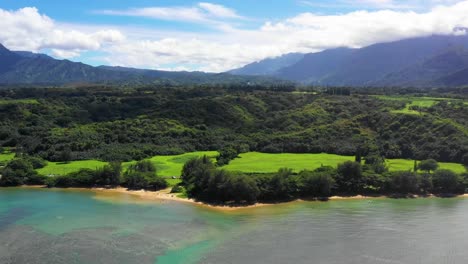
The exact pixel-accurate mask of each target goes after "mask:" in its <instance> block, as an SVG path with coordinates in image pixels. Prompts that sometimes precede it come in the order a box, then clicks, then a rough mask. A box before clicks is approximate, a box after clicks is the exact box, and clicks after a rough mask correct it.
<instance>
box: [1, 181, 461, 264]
mask: <svg viewBox="0 0 468 264" xmlns="http://www.w3.org/2000/svg"><path fill="white" fill-rule="evenodd" d="M466 234H468V199H462V198H457V199H438V198H429V199H408V200H393V199H372V200H343V201H332V202H325V203H324V202H302V203H299V202H298V203H290V204H285V205H275V206H268V207H260V208H254V209H243V210H238V211H233V212H221V211H217V210H213V209H208V208H204V207H199V206H194V205H190V204H181V203H176V202H154V201H141V200H137V199H136V198H134V197H132V196H129V195H126V194H95V193H93V192H83V191H61V190H43V189H0V263H2V264H3V263H184V264H185V263H188V264H190V263H327V264H328V263H360V264H361V263H369V264H370V263H408V264H409V263H411V264H413V263H468V251H467V250H466V247H467V246H468V239H466Z"/></svg>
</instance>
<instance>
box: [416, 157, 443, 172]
mask: <svg viewBox="0 0 468 264" xmlns="http://www.w3.org/2000/svg"><path fill="white" fill-rule="evenodd" d="M437 168H439V164H438V163H437V161H435V160H433V159H428V160H423V161H421V162H420V163H419V165H418V169H420V170H422V171H427V172H431V171H435V170H437Z"/></svg>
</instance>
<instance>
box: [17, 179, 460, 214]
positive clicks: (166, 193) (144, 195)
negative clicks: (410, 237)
mask: <svg viewBox="0 0 468 264" xmlns="http://www.w3.org/2000/svg"><path fill="white" fill-rule="evenodd" d="M19 188H25V189H28V188H29V189H49V190H61V191H66V190H70V191H89V192H94V193H96V194H106V193H107V194H112V193H114V194H127V195H132V196H134V197H136V198H138V199H142V200H146V201H172V202H179V203H186V204H192V205H196V206H201V207H205V208H210V209H216V210H221V211H236V210H242V209H251V208H259V207H266V206H275V205H284V204H290V203H294V202H311V201H340V200H367V199H385V198H389V199H420V198H436V197H441V196H436V195H433V194H428V195H424V196H422V195H409V196H402V197H395V196H388V195H378V196H366V195H355V196H331V197H328V198H326V199H321V198H317V197H314V198H311V199H306V198H302V199H296V200H291V201H286V202H277V203H255V204H252V205H244V206H243V205H232V206H231V205H213V204H208V203H204V202H200V201H196V200H194V199H190V198H180V197H177V194H176V193H170V191H171V188H167V189H164V190H159V191H146V190H137V191H134V190H128V189H126V188H124V187H118V188H113V189H107V188H47V187H46V186H42V185H36V186H19ZM448 198H468V193H465V194H461V195H454V196H453V197H452V196H450V197H448Z"/></svg>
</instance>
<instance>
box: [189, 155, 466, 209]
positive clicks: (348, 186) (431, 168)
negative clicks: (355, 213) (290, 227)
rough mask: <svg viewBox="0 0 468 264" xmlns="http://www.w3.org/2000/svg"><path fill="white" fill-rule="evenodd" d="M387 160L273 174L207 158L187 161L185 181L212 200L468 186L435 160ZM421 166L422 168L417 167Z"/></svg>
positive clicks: (447, 191)
mask: <svg viewBox="0 0 468 264" xmlns="http://www.w3.org/2000/svg"><path fill="white" fill-rule="evenodd" d="M381 162H382V160H374V161H368V162H366V163H365V164H364V165H362V164H361V162H352V161H347V162H344V163H341V164H338V166H337V168H333V167H327V166H325V167H320V168H318V169H316V170H312V171H311V170H303V171H301V172H299V173H294V172H293V171H292V170H291V169H288V168H283V169H280V170H279V171H278V172H277V173H273V174H245V173H239V172H231V171H225V170H222V169H219V168H217V167H216V166H215V164H214V163H213V162H212V161H211V160H210V159H209V158H208V157H202V158H195V159H192V160H190V161H188V162H187V163H186V164H185V166H184V168H183V171H182V183H181V186H183V187H184V188H185V192H186V194H187V195H188V197H191V198H195V199H198V200H200V201H204V202H209V203H221V204H225V203H236V204H242V203H244V204H252V203H256V202H258V201H262V202H268V201H287V200H293V199H297V198H327V197H330V196H333V195H344V196H347V195H357V194H365V195H390V196H392V195H395V196H408V195H427V194H436V195H441V196H445V195H456V194H462V193H464V192H465V190H466V189H467V188H468V174H464V175H459V174H456V173H454V172H453V171H451V170H446V169H438V164H437V162H435V161H434V160H425V161H422V162H420V163H419V164H416V165H415V166H416V168H415V169H416V170H413V171H397V172H389V171H388V170H387V169H386V168H385V166H384V167H383V168H382V164H381ZM418 170H420V171H422V172H420V173H418V172H417V171H418Z"/></svg>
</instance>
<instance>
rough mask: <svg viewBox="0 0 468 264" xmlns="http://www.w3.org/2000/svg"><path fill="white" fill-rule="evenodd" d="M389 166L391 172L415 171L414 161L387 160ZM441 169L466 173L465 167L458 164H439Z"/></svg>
mask: <svg viewBox="0 0 468 264" xmlns="http://www.w3.org/2000/svg"><path fill="white" fill-rule="evenodd" d="M386 161H387V166H388V169H389V170H390V171H404V170H413V167H414V160H406V159H387V160H386ZM439 168H440V169H447V170H452V171H453V172H456V173H463V172H465V167H464V166H463V165H461V164H457V163H446V162H439Z"/></svg>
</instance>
